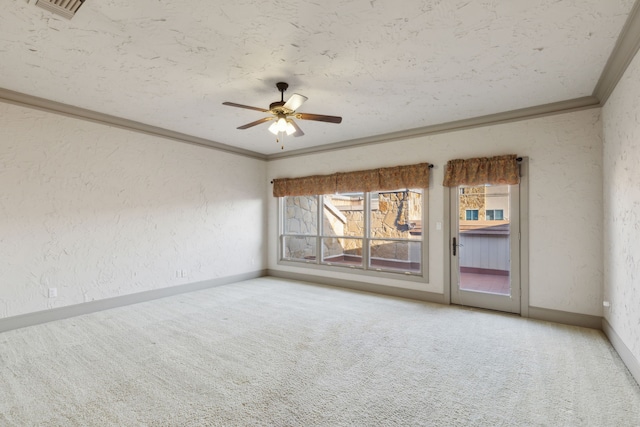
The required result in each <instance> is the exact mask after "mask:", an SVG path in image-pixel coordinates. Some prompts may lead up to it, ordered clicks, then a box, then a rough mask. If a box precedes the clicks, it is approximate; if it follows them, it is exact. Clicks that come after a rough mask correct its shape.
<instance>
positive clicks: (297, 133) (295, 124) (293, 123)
mask: <svg viewBox="0 0 640 427" xmlns="http://www.w3.org/2000/svg"><path fill="white" fill-rule="evenodd" d="M289 123H291V124H292V125H293V127H294V128H295V129H296V131H295V132H294V133H292V135H293V136H302V135H304V132H302V129H300V126H298V124H297V123H296V122H294V121H293V120H290V121H289Z"/></svg>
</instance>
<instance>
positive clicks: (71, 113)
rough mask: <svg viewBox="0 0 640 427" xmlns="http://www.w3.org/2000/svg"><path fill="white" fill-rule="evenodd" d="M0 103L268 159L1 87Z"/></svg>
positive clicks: (209, 141) (228, 146) (216, 143)
mask: <svg viewBox="0 0 640 427" xmlns="http://www.w3.org/2000/svg"><path fill="white" fill-rule="evenodd" d="M0 102H6V103H9V104H15V105H19V106H21V107H27V108H33V109H37V110H42V111H46V112H48V113H53V114H61V115H63V116H67V117H73V118H75V119H81V120H86V121H90V122H94V123H100V124H103V125H107V126H113V127H117V128H120V129H126V130H129V131H134V132H140V133H144V134H147V135H152V136H157V137H161V138H166V139H171V140H173V141H177V142H183V143H187V144H192V145H197V146H200V147H206V148H212V149H214V150H218V151H224V152H227V153H232V154H237V155H240V156H245V157H251V158H254V159H259V160H266V158H267V156H266V155H264V154H261V153H257V152H255V151H250V150H245V149H242V148H238V147H233V146H230V145H226V144H223V143H221V142H216V141H212V140H209V139H205V138H199V137H197V136H192V135H187V134H184V133H180V132H174V131H171V130H168V129H163V128H160V127H157V126H151V125H147V124H144V123H140V122H136V121H133V120H128V119H123V118H121V117H116V116H111V115H109V114H103V113H98V112H96V111H91V110H86V109H84V108H80V107H75V106H73V105H68V104H63V103H60V102H55V101H50V100H48V99H44V98H38V97H35V96H31V95H26V94H24V93H20V92H14V91H11V90H8V89H3V88H0Z"/></svg>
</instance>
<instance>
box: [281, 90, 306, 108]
mask: <svg viewBox="0 0 640 427" xmlns="http://www.w3.org/2000/svg"><path fill="white" fill-rule="evenodd" d="M307 99H309V98H307V97H306V96H303V95H300V94H299V93H294V94H293V95H291V98H289V100H288V101H287V102H286V103H285V104H284V105H283V107H284V108H287V109H289V110H291V111H296V110H297V109H298V108H300V106H301V105H302V104H304V102H305V101H306V100H307Z"/></svg>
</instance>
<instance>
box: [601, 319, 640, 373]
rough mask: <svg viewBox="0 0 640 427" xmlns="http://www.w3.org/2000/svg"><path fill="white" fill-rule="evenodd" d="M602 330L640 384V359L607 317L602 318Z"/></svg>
mask: <svg viewBox="0 0 640 427" xmlns="http://www.w3.org/2000/svg"><path fill="white" fill-rule="evenodd" d="M602 330H603V331H604V333H605V335H606V336H607V338H609V341H610V342H611V345H612V346H613V348H614V349H615V350H616V352H617V353H618V354H619V355H620V358H621V359H622V361H623V362H624V364H625V365H626V366H627V369H629V372H631V375H633V378H635V379H636V382H637V383H638V384H640V361H638V359H636V357H635V356H634V355H633V353H632V352H631V350H629V347H627V346H626V344H625V343H624V341H622V339H621V338H620V336H619V335H618V333H617V332H616V331H615V329H613V327H611V325H610V324H609V322H608V321H607V319H602Z"/></svg>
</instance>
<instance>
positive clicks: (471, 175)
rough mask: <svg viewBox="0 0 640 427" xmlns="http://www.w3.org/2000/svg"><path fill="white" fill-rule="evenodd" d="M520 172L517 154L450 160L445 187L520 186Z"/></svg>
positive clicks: (445, 175)
mask: <svg viewBox="0 0 640 427" xmlns="http://www.w3.org/2000/svg"><path fill="white" fill-rule="evenodd" d="M519 182H520V170H519V168H518V160H517V155H516V154H509V155H506V156H496V157H477V158H474V159H466V160H463V159H455V160H449V162H447V166H446V167H445V171H444V182H443V183H442V185H444V186H445V187H455V186H458V185H482V184H493V185H498V184H509V185H513V184H518V183H519Z"/></svg>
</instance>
